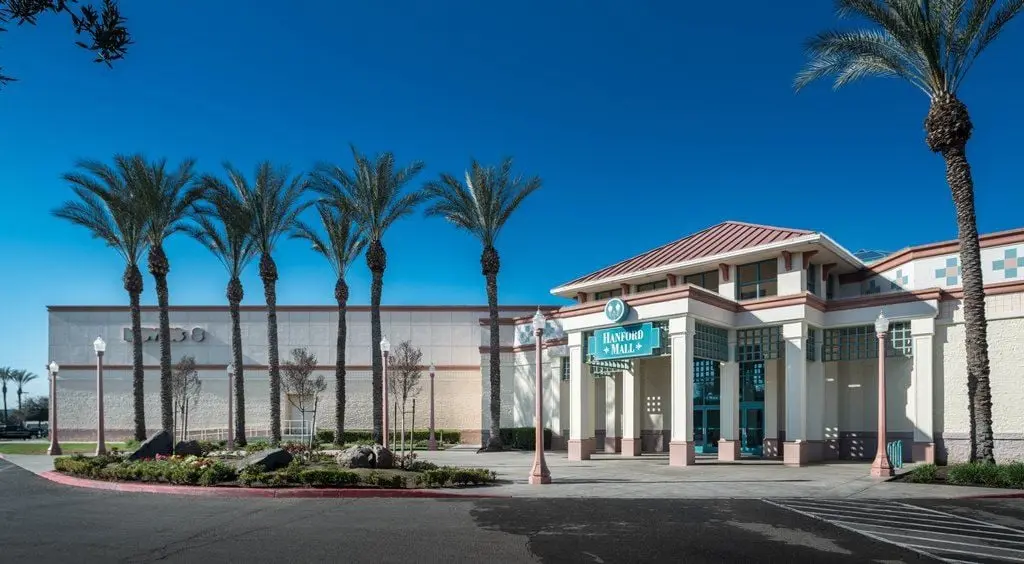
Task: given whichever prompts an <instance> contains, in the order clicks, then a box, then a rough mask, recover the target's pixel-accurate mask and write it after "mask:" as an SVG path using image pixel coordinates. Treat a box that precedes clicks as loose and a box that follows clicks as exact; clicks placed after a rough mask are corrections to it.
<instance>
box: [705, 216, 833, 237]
mask: <svg viewBox="0 0 1024 564" xmlns="http://www.w3.org/2000/svg"><path fill="white" fill-rule="evenodd" d="M722 223H731V224H733V225H746V226H748V227H760V228H762V229H775V230H776V231H793V232H795V233H803V234H805V235H810V234H811V233H817V231H812V230H810V229H800V228H797V227H779V226H777V225H766V224H764V223H750V222H749V221H739V220H735V219H727V220H725V221H723V222H722ZM722 223H719V224H717V225H722ZM713 227H716V226H713Z"/></svg>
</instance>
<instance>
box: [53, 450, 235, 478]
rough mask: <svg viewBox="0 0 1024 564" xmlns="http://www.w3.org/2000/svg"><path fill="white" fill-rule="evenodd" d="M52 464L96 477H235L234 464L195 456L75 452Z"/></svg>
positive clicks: (76, 474) (57, 459) (87, 476)
mask: <svg viewBox="0 0 1024 564" xmlns="http://www.w3.org/2000/svg"><path fill="white" fill-rule="evenodd" d="M53 467H54V469H56V470H57V471H58V472H63V473H65V474H71V475H73V476H79V477H82V478H91V479H96V480H121V481H127V482H166V483H170V484H181V485H190V486H195V485H201V486H211V485H214V484H218V483H221V482H230V481H232V480H234V479H235V469H234V468H232V467H230V466H228V465H227V464H224V463H223V462H219V461H216V460H210V459H204V458H198V457H186V458H183V459H181V460H176V459H165V460H136V461H129V460H125V459H123V458H117V457H110V456H95V457H85V456H81V455H75V456H70V457H67V456H65V457H59V458H56V459H54V461H53Z"/></svg>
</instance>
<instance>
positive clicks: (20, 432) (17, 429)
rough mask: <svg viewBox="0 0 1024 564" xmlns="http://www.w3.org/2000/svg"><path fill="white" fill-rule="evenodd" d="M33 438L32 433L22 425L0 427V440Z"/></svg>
mask: <svg viewBox="0 0 1024 564" xmlns="http://www.w3.org/2000/svg"><path fill="white" fill-rule="evenodd" d="M31 438H32V432H31V431H29V430H28V429H26V428H25V427H23V426H21V425H4V426H3V427H0V439H22V440H26V441H27V440H28V439H31Z"/></svg>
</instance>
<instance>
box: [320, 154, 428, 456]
mask: <svg viewBox="0 0 1024 564" xmlns="http://www.w3.org/2000/svg"><path fill="white" fill-rule="evenodd" d="M352 157H353V160H354V161H355V166H354V168H353V169H352V171H351V172H348V171H346V170H344V169H342V168H341V167H339V166H336V165H329V164H321V165H319V166H318V167H317V170H316V171H315V172H314V173H313V175H312V184H311V186H312V188H313V190H315V191H316V192H318V193H320V194H321V195H323V196H325V197H326V198H327V199H329V200H331V201H332V202H333V203H334V204H335V205H336V206H337V207H338V208H339V209H343V210H348V211H349V212H350V213H351V214H352V219H353V220H354V221H355V222H356V223H357V224H359V226H360V227H362V228H363V230H364V233H365V236H366V240H367V247H366V265H367V266H368V267H369V268H370V274H371V275H372V280H371V282H370V340H371V341H372V342H371V343H370V353H371V356H372V357H373V358H372V359H371V365H372V367H373V440H374V441H376V442H378V443H380V442H381V440H382V439H383V430H382V425H383V417H382V416H383V413H382V409H383V407H382V406H383V389H382V384H383V380H382V377H383V373H384V371H383V366H382V365H381V352H380V341H381V329H380V297H381V292H382V291H383V289H384V270H385V269H386V268H387V253H386V252H385V251H384V244H383V242H382V240H383V238H384V234H385V233H386V232H387V230H388V228H389V227H391V226H392V225H394V223H395V222H396V221H398V220H399V219H401V218H402V217H405V216H407V215H409V214H411V213H412V212H413V210H415V209H416V206H418V205H419V204H421V203H423V201H424V200H425V199H426V194H425V193H424V192H423V191H422V190H414V191H411V192H405V190H404V188H405V185H406V184H407V183H408V182H409V181H410V180H412V179H413V177H415V176H416V175H417V174H419V172H420V171H421V170H423V166H424V164H423V163H422V162H420V161H414V162H412V163H410V164H409V165H408V166H406V167H404V168H400V169H397V170H396V169H395V156H394V155H393V154H392V153H382V154H380V155H378V156H377V157H376V158H374V159H370V158H368V157H366V156H365V155H362V154H360V153H359V151H358V150H356V148H355V147H352Z"/></svg>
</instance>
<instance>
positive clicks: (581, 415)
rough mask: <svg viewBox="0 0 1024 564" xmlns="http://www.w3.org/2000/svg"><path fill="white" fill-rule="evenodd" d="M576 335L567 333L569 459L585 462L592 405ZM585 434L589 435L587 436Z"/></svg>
mask: <svg viewBox="0 0 1024 564" xmlns="http://www.w3.org/2000/svg"><path fill="white" fill-rule="evenodd" d="M582 339H583V336H582V334H580V333H578V332H577V333H570V334H569V445H568V446H569V460H576V461H578V460H589V459H590V453H591V445H590V443H592V442H593V440H592V439H591V437H593V428H594V403H593V395H592V393H591V387H592V386H593V383H590V382H587V381H586V380H587V379H589V374H587V370H586V367H585V366H584V364H583V356H582V353H583V350H582V347H581V341H582ZM588 433H589V434H588Z"/></svg>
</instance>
